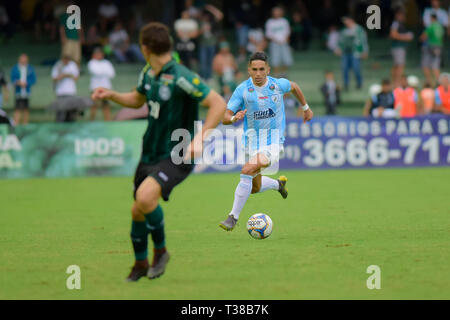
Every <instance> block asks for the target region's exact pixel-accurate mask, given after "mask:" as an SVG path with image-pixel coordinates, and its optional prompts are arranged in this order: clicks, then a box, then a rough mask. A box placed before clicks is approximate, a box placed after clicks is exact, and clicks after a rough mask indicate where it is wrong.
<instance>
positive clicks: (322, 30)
mask: <svg viewBox="0 0 450 320" xmlns="http://www.w3.org/2000/svg"><path fill="white" fill-rule="evenodd" d="M318 22H319V35H320V39H321V40H322V42H321V43H322V48H323V49H325V48H327V47H328V46H327V42H326V41H323V40H324V39H326V35H327V33H328V32H329V30H330V27H331V26H332V25H335V24H336V23H337V22H338V19H337V14H336V9H335V8H333V2H332V1H331V0H323V6H322V8H321V10H320V15H319V21H318Z"/></svg>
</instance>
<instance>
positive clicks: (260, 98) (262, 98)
mask: <svg viewBox="0 0 450 320" xmlns="http://www.w3.org/2000/svg"><path fill="white" fill-rule="evenodd" d="M265 99H269V97H268V96H265V97H259V100H265Z"/></svg>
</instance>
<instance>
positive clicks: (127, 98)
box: [91, 88, 145, 109]
mask: <svg viewBox="0 0 450 320" xmlns="http://www.w3.org/2000/svg"><path fill="white" fill-rule="evenodd" d="M91 98H92V100H111V101H113V102H115V103H118V104H120V105H122V106H124V107H126V108H134V109H139V108H140V107H142V106H143V105H144V103H145V96H144V95H142V94H140V93H139V92H137V91H136V90H134V91H132V92H126V93H120V92H117V91H114V90H110V89H106V88H97V89H95V90H94V92H93V93H92V96H91Z"/></svg>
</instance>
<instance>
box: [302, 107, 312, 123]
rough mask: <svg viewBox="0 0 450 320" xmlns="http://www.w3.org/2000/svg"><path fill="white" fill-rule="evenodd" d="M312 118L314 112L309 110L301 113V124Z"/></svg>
mask: <svg viewBox="0 0 450 320" xmlns="http://www.w3.org/2000/svg"><path fill="white" fill-rule="evenodd" d="M313 117H314V112H312V110H311V109H308V110H306V111H303V123H306V122H308V121H311V120H312V118H313Z"/></svg>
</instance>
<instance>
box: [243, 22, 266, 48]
mask: <svg viewBox="0 0 450 320" xmlns="http://www.w3.org/2000/svg"><path fill="white" fill-rule="evenodd" d="M266 47H267V43H266V38H265V36H264V30H263V29H262V28H252V29H250V30H249V31H248V42H247V51H248V53H250V54H252V53H255V52H258V51H264V50H266Z"/></svg>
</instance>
